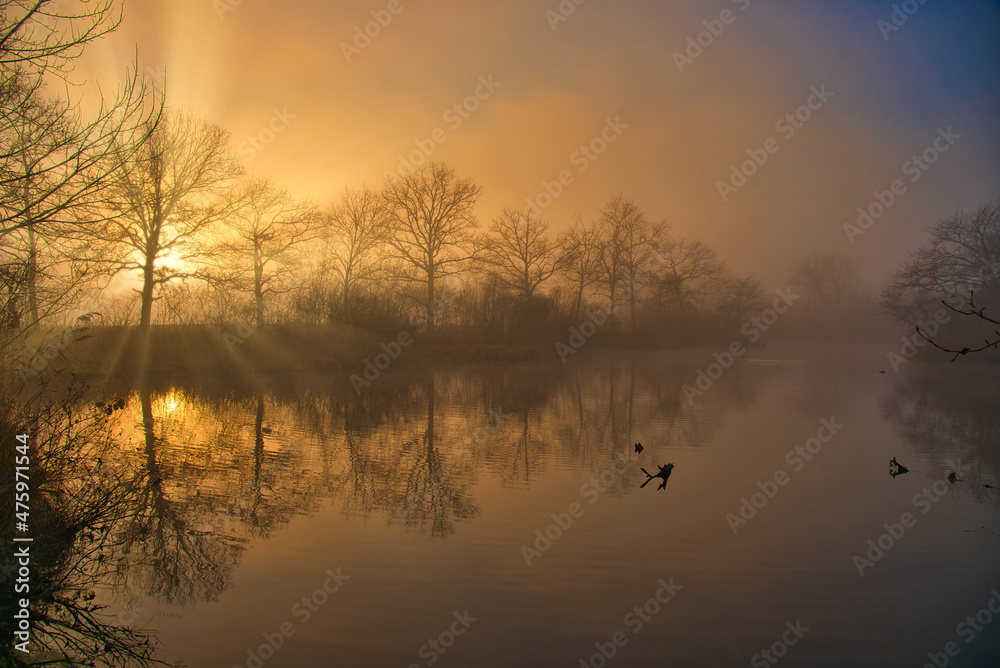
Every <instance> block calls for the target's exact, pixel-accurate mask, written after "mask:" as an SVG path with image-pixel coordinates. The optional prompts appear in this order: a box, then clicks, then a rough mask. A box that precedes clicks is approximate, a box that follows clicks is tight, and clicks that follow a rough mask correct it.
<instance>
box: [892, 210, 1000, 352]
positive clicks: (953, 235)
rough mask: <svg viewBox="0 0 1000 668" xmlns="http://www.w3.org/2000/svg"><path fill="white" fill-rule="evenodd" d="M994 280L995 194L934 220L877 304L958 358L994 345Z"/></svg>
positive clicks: (998, 261) (999, 284)
mask: <svg viewBox="0 0 1000 668" xmlns="http://www.w3.org/2000/svg"><path fill="white" fill-rule="evenodd" d="M998 279H1000V199H995V200H992V201H990V202H987V203H985V204H983V205H982V206H980V207H978V208H977V209H975V210H974V211H971V212H967V211H962V210H959V211H956V212H955V213H954V214H953V215H952V216H950V217H948V218H946V219H944V220H942V221H940V222H939V223H937V224H936V225H935V226H934V227H933V228H932V229H931V230H930V239H929V240H928V241H927V243H925V244H924V245H923V246H922V247H921V248H919V249H918V250H916V251H915V252H914V253H913V254H912V255H911V256H910V258H909V260H908V261H907V262H905V263H904V264H903V266H902V267H900V269H899V270H898V271H897V272H896V274H895V276H894V277H893V279H892V281H891V282H890V283H889V285H888V286H887V287H886V288H885V289H884V290H883V291H882V298H881V308H882V310H883V312H885V313H887V314H889V315H891V316H892V317H893V318H894V319H895V320H896V321H897V322H899V323H901V324H903V325H904V326H906V328H907V329H909V330H910V331H914V329H916V328H922V329H923V332H919V330H918V333H919V334H920V335H921V336H923V337H924V338H925V339H926V338H928V335H929V337H930V339H929V340H931V341H932V342H933V343H934V344H935V345H939V346H940V347H943V348H944V349H945V350H946V351H947V352H952V353H955V354H956V357H957V356H958V355H962V354H967V353H969V352H979V351H980V350H986V349H990V348H996V346H997V341H998V340H1000V332H998V331H997V325H998V324H1000V323H998V315H997V314H998V311H1000V281H998ZM935 322H936V323H937V325H934V324H932V323H935ZM941 325H946V326H944V327H942V326H941ZM939 328H940V329H942V330H943V331H942V332H941V333H940V334H937V333H936V330H938V329H939ZM931 330H935V331H931Z"/></svg>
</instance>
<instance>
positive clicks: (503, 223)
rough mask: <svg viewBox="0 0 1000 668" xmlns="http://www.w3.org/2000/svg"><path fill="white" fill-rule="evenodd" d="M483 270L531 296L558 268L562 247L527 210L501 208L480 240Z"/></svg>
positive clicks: (511, 287)
mask: <svg viewBox="0 0 1000 668" xmlns="http://www.w3.org/2000/svg"><path fill="white" fill-rule="evenodd" d="M482 246H483V254H482V263H483V266H484V268H485V269H486V272H487V273H488V274H489V275H491V276H493V277H494V278H496V280H498V281H499V282H500V283H501V284H502V285H504V286H505V287H507V288H508V289H510V290H512V291H514V292H515V293H516V294H518V295H519V296H521V297H525V298H529V299H530V298H531V297H533V296H534V294H535V291H536V290H538V288H539V287H540V286H541V285H542V284H543V283H545V282H546V281H547V280H549V279H550V278H552V276H553V275H554V274H555V273H556V270H557V269H558V268H559V264H560V262H561V259H562V250H561V248H560V246H559V244H558V243H557V242H556V241H555V240H554V239H553V238H552V237H551V235H549V226H548V224H547V223H545V222H543V221H540V220H533V219H532V218H531V214H530V213H525V212H521V211H516V210H514V209H510V208H504V210H503V211H502V212H501V214H500V215H499V216H497V217H496V218H495V219H494V220H493V225H492V227H491V228H490V234H489V235H487V236H485V237H484V238H483V240H482Z"/></svg>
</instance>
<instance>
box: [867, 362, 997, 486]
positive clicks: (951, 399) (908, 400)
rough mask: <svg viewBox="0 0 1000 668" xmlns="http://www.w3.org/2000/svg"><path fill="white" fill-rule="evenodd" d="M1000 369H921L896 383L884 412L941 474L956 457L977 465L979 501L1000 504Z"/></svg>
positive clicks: (971, 476)
mask: <svg viewBox="0 0 1000 668" xmlns="http://www.w3.org/2000/svg"><path fill="white" fill-rule="evenodd" d="M996 371H997V370H996V368H995V367H994V366H993V365H982V366H974V365H971V364H966V365H959V364H958V363H956V364H949V365H943V364H941V365H926V366H921V367H915V368H913V369H911V370H910V371H909V373H907V374H905V375H904V376H903V377H901V378H899V379H898V381H897V382H896V383H895V384H894V386H893V389H892V391H891V392H890V393H889V394H888V395H887V396H886V397H885V399H884V400H883V401H882V404H881V410H882V414H883V415H884V416H885V417H886V419H888V420H890V421H891V422H892V423H893V424H894V425H895V428H896V429H897V431H898V432H899V433H900V435H901V436H902V437H903V438H904V439H905V440H906V442H907V443H908V444H909V445H910V446H911V447H912V448H913V449H914V451H916V452H917V453H918V456H920V457H921V459H922V460H923V461H925V462H927V463H928V464H929V466H930V468H931V469H932V470H933V471H934V475H935V477H941V476H943V475H944V472H945V471H946V470H948V468H949V466H950V464H949V463H948V462H949V461H950V460H956V459H957V458H960V459H961V460H962V461H963V462H965V463H972V465H973V466H972V470H971V471H970V472H969V473H968V474H967V476H965V478H966V479H965V482H967V483H969V484H968V486H967V487H968V489H969V490H970V491H971V493H972V494H973V495H974V497H975V498H976V499H978V500H983V501H992V502H993V503H995V504H997V505H1000V498H998V496H997V494H996V493H995V492H992V493H991V492H990V491H989V490H991V489H993V488H994V487H996V486H997V485H998V482H997V481H998V480H1000V448H998V447H997V443H998V442H1000V412H998V411H997V406H998V405H1000V376H998V374H997V373H996ZM956 482H958V481H956Z"/></svg>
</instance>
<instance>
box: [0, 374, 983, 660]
mask: <svg viewBox="0 0 1000 668" xmlns="http://www.w3.org/2000/svg"><path fill="white" fill-rule="evenodd" d="M941 371H942V370H940V369H937V368H933V367H929V368H927V369H925V370H924V371H922V372H920V373H915V374H913V376H912V377H906V378H902V377H900V378H898V379H896V384H895V385H894V386H892V387H891V388H889V389H888V390H887V391H885V392H884V394H883V397H882V399H881V404H880V407H881V411H882V414H883V415H884V416H885V417H886V418H887V419H888V420H889V421H890V422H891V423H892V424H894V425H895V427H896V429H897V430H899V432H900V434H901V436H902V437H903V439H904V442H905V444H906V445H908V446H910V448H911V449H910V450H908V451H907V452H901V454H900V457H904V456H905V459H904V461H906V462H907V464H910V465H912V466H914V468H915V470H920V469H921V468H922V466H921V465H920V464H922V463H924V464H925V463H926V462H931V463H932V466H931V468H938V467H939V468H940V469H941V475H943V471H944V470H945V467H946V466H947V464H946V463H945V462H946V460H947V459H949V458H950V457H952V456H954V454H955V451H956V449H957V450H958V452H959V453H960V455H961V456H962V457H963V460H966V461H971V462H974V463H975V467H974V472H973V473H972V474H970V475H969V476H968V479H967V480H958V481H956V482H955V484H956V487H957V486H963V485H967V486H968V488H969V489H973V488H974V492H973V495H974V496H975V498H978V499H981V500H990V501H991V502H996V501H997V499H996V498H995V497H996V490H995V489H989V488H988V487H986V486H985V485H988V484H993V485H994V486H995V485H996V482H997V472H998V470H1000V458H998V453H997V450H996V449H995V447H993V445H992V444H993V443H995V442H996V440H997V438H996V437H997V435H998V434H1000V419H998V417H997V416H996V415H995V414H994V413H993V409H994V407H995V406H996V400H997V399H998V398H1000V391H998V388H997V381H996V379H995V378H993V377H992V376H991V375H990V374H989V373H986V374H983V375H981V376H980V375H976V374H978V372H971V371H970V372H968V373H971V374H973V375H974V376H975V377H974V378H973V377H970V376H968V375H966V376H962V375H960V374H955V375H954V376H949V375H948V374H947V373H946V374H944V375H943V376H942V374H941ZM945 371H949V372H950V371H952V369H946V370H945ZM695 373H696V370H695V369H694V368H693V367H692V366H687V365H678V364H674V363H671V362H669V361H665V360H659V361H658V360H655V359H651V358H648V357H643V356H628V355H625V356H612V355H608V356H594V357H593V358H591V359H589V360H588V361H587V363H586V364H576V365H566V366H563V365H558V364H557V365H549V366H546V365H544V364H535V365H531V366H519V365H510V366H485V367H479V366H471V365H469V366H463V367H456V368H454V369H446V370H441V369H435V370H433V371H431V370H428V371H427V372H420V371H413V372H408V373H400V374H398V375H395V376H393V375H392V374H386V375H385V376H383V377H381V378H380V379H379V381H378V383H374V384H373V385H372V386H371V387H370V388H368V389H366V390H365V391H364V392H362V393H361V394H360V395H357V394H355V393H354V391H353V389H352V388H351V387H350V385H347V384H345V382H344V381H343V379H340V378H321V377H295V378H291V377H289V378H282V377H275V378H272V379H266V380H265V379H257V380H254V381H253V382H247V383H246V384H237V383H233V382H231V381H229V380H226V381H220V382H215V381H202V382H191V381H186V380H183V379H181V380H176V379H175V380H165V379H161V380H158V381H150V382H148V383H146V384H143V385H138V386H128V385H122V386H117V387H109V388H108V389H107V391H106V392H105V394H106V396H101V397H90V398H89V399H88V401H89V402H90V403H88V404H86V405H87V406H89V407H91V409H92V411H93V413H94V414H95V415H100V416H101V417H100V419H101V420H103V422H102V423H101V424H102V425H103V428H104V432H105V433H107V434H108V435H109V436H108V438H106V439H105V441H106V452H104V453H103V454H102V455H101V457H102V460H103V461H105V462H111V463H113V467H114V468H113V469H108V471H109V472H114V474H113V475H111V474H110V473H109V475H107V476H106V478H105V479H104V482H103V483H102V485H104V487H101V486H95V488H94V489H95V490H96V489H117V487H116V485H125V481H131V482H130V483H129V484H131V487H128V486H127V485H125V487H123V490H126V491H127V494H125V491H122V492H121V493H122V494H124V495H125V496H123V499H125V498H127V502H126V501H123V503H126V505H127V507H128V511H127V512H126V511H122V510H121V509H119V511H117V512H118V514H117V515H116V516H115V517H114V518H113V519H114V521H103V520H102V521H101V522H100V523H98V524H97V525H96V526H100V527H101V528H102V529H106V532H105V534H104V536H105V538H104V539H103V540H104V541H105V542H104V545H105V547H103V548H102V551H99V552H93V551H90V550H88V549H85V547H84V546H85V545H86V544H87V543H86V540H85V538H86V536H87V535H89V534H88V533H87V532H85V531H82V530H81V529H80V528H79V527H78V528H77V530H76V532H75V533H73V532H70V533H69V534H67V535H68V538H67V541H66V543H67V544H68V545H72V546H73V547H72V550H74V551H75V552H74V553H79V554H80V555H82V556H81V558H84V557H85V560H86V562H87V564H88V568H91V569H92V570H91V571H90V572H91V573H94V574H95V575H94V578H95V579H94V580H93V582H94V583H95V584H97V585H98V586H105V587H108V588H110V589H113V590H115V591H119V592H124V593H123V594H122V596H127V595H128V592H129V591H131V590H135V591H137V592H139V593H141V594H142V595H145V596H149V597H151V598H152V599H154V600H155V601H156V602H157V603H159V604H161V605H166V606H174V607H175V608H184V607H190V606H192V605H194V604H196V603H200V602H213V601H219V600H220V599H221V598H222V595H223V594H224V593H225V592H227V591H228V590H230V589H231V588H232V587H233V580H234V577H233V574H234V572H235V570H236V569H237V568H238V566H239V563H240V561H241V559H243V556H244V553H245V552H246V550H247V549H248V548H249V547H250V546H251V544H253V543H254V542H255V541H264V540H268V539H270V538H272V537H274V536H275V535H276V534H277V533H278V532H280V531H282V530H283V529H284V528H285V527H286V526H287V525H288V524H289V523H290V522H292V520H293V519H295V518H296V517H300V516H308V515H311V514H314V513H318V512H321V511H322V509H324V508H328V507H333V508H336V509H338V510H339V511H340V512H341V513H342V514H343V515H344V516H345V517H347V518H350V519H359V520H363V521H364V522H365V523H366V525H368V523H369V522H371V523H372V524H375V523H378V524H384V525H388V527H399V528H402V529H403V530H405V531H406V532H409V533H410V534H412V535H414V536H419V537H423V538H426V539H428V540H429V541H440V540H442V539H447V538H449V537H453V536H456V534H461V533H462V532H463V528H464V527H468V526H469V525H470V524H471V523H473V522H477V520H480V519H481V518H482V517H483V515H484V510H483V509H484V508H485V507H486V506H487V504H488V503H489V502H490V499H488V498H485V497H483V495H484V491H483V490H484V488H487V487H493V488H498V489H502V490H505V491H506V492H509V493H515V494H520V493H522V492H524V493H527V492H532V491H537V490H538V488H543V489H544V488H545V487H546V486H547V485H548V484H549V483H550V481H551V480H553V479H556V478H558V477H559V476H560V474H561V473H563V472H564V471H563V469H568V468H572V469H573V470H574V471H577V470H583V471H587V470H589V471H591V472H596V471H601V470H606V469H608V468H609V466H612V465H613V464H614V463H616V462H619V461H622V460H624V461H629V462H631V464H630V465H629V466H628V467H627V469H626V470H625V471H624V472H623V473H622V475H620V476H617V477H616V478H615V481H614V484H613V485H611V486H610V487H609V489H608V490H607V494H609V495H612V496H619V497H626V496H627V495H629V494H633V493H635V492H636V490H638V489H641V488H644V487H646V486H647V485H649V483H650V482H652V481H653V480H656V481H657V482H658V486H657V488H656V489H658V490H665V489H666V486H667V483H668V479H670V476H671V473H672V471H673V469H674V465H673V463H670V464H666V465H660V464H659V463H658V462H661V461H665V460H666V459H667V457H666V456H664V457H663V458H662V459H659V457H660V456H662V455H665V454H667V453H670V458H671V459H673V460H674V461H677V462H679V463H680V464H681V465H682V466H683V468H682V471H683V472H684V473H685V475H684V476H682V477H681V478H676V477H675V479H674V482H672V483H671V489H672V490H676V489H677V487H676V486H677V485H681V486H683V485H685V483H687V484H688V485H689V487H688V488H685V489H686V493H690V492H691V488H690V484H691V480H692V479H695V478H698V479H700V481H701V482H700V483H699V484H701V485H703V486H705V487H706V488H711V487H712V486H713V485H715V484H716V483H715V482H714V481H713V480H712V479H711V478H710V477H709V478H706V477H705V473H704V472H705V471H706V470H712V469H711V467H708V468H707V469H706V468H701V469H700V470H699V464H698V462H697V457H698V456H701V455H702V454H703V452H702V451H703V450H705V449H706V448H705V445H706V444H707V443H710V442H711V441H712V440H713V438H714V436H715V434H716V433H717V432H718V431H719V430H720V429H723V428H724V426H725V423H726V421H727V420H728V419H729V418H730V417H731V416H733V415H734V414H737V413H738V414H742V415H745V414H747V413H748V411H749V409H750V408H751V407H754V406H755V405H757V402H758V401H761V400H762V399H761V397H762V395H763V394H765V392H767V391H770V395H769V396H770V399H769V401H771V402H772V404H771V405H773V402H774V396H775V395H777V396H779V397H782V398H784V399H786V400H787V401H786V403H787V404H788V405H789V406H791V408H792V409H793V410H794V411H798V412H801V413H803V414H807V415H809V416H812V415H814V414H816V413H819V414H824V415H825V414H827V413H829V412H831V410H837V411H839V410H840V409H841V408H843V409H844V410H847V407H848V405H849V403H850V401H851V399H852V397H856V396H857V391H856V387H857V386H858V385H857V382H858V381H857V379H856V378H852V374H851V373H848V372H843V371H841V370H836V372H835V373H832V375H830V376H829V377H828V378H827V380H828V381H830V382H826V383H824V382H823V381H822V380H816V379H815V378H814V376H815V375H816V374H815V371H814V370H813V369H806V368H795V367H793V366H790V365H779V364H775V365H762V366H760V367H756V368H755V369H754V370H753V372H752V373H751V372H748V371H746V370H743V369H742V368H740V369H738V370H736V371H734V372H733V374H732V375H731V376H726V377H724V378H722V379H721V380H720V381H718V383H717V384H716V386H715V387H713V388H712V389H711V391H710V392H706V393H705V394H704V395H703V396H702V397H699V398H698V399H697V400H696V401H693V402H691V401H688V398H687V397H686V396H685V392H684V386H685V385H686V384H691V383H693V382H694V377H695ZM875 377H876V378H879V376H877V375H875ZM883 378H884V377H883ZM831 387H833V388H834V389H833V390H831V389H830V388H831ZM118 397H125V399H124V401H120V400H118ZM95 401H96V402H101V403H102V406H99V407H94V406H93V403H94V402H95ZM83 404H84V402H82V401H81V402H80V406H81V407H82V406H83ZM108 406H112V407H113V409H112V411H111V414H110V415H109V414H107V407H108ZM831 406H832V408H831ZM768 410H773V408H771V409H768ZM810 419H812V417H810ZM639 440H642V441H643V443H644V444H645V445H644V446H640V445H639V443H638V441H639ZM754 443H755V444H756V445H760V444H759V443H757V442H754ZM843 447H846V446H843ZM778 450H779V453H780V452H781V451H782V450H781V449H780V448H779V449H778ZM678 456H681V457H684V456H687V457H688V459H686V460H685V461H680V460H679V459H678V458H677V457H678ZM829 456H830V457H832V456H833V455H832V454H831V455H829ZM640 457H642V458H648V459H639V458H640ZM755 457H757V455H756V454H755V451H754V452H749V451H748V453H747V454H746V459H745V460H740V461H743V462H753V461H754V458H755ZM765 458H766V457H765ZM917 459H919V460H921V461H920V462H918V461H911V460H917ZM779 461H780V459H779ZM881 461H882V462H884V461H885V460H884V459H882V460H881ZM640 463H642V465H643V466H642V467H640V466H639V464H640ZM893 463H894V464H896V465H897V466H896V470H897V471H900V472H902V471H903V470H904V469H905V467H903V466H902V465H901V464H899V462H898V461H896V460H895V459H894V460H893ZM823 465H824V466H826V465H827V464H823ZM817 466H819V465H817ZM643 467H645V468H643ZM647 468H648V469H649V470H648V471H647V470H646V469H647ZM923 468H927V467H926V466H923ZM815 470H816V471H817V472H818V471H819V468H817V469H815ZM72 471H73V470H72V469H67V473H66V475H67V476H75V475H78V473H74V472H72ZM811 471H812V469H811ZM126 472H131V476H129V475H126ZM716 472H717V473H718V474H719V475H720V477H721V478H722V479H725V480H727V481H731V482H734V483H735V484H737V485H738V486H739V488H740V489H743V488H744V487H745V486H746V485H747V484H748V483H746V481H745V480H743V478H742V475H743V474H742V473H741V472H739V471H735V470H730V469H729V468H719V469H716V470H713V474H714V473H716ZM879 475H882V476H884V473H880V474H879ZM699 476H701V477H700V478H699ZM962 477H963V478H966V476H962ZM903 482H905V479H904V480H900V481H899V483H903ZM113 483H114V484H113ZM577 484H578V483H577ZM109 493H110V492H109ZM793 493H794V492H789V494H793ZM991 494H992V495H993V496H990V495H991ZM717 495H718V491H716V496H717ZM570 498H571V499H572V498H575V497H570ZM685 498H686V499H687V498H688V497H687V496H686V497H685ZM690 501H691V504H692V508H694V509H697V508H698V507H699V504H701V505H705V504H706V503H709V502H707V501H705V500H701V501H699V500H698V499H690ZM728 501H729V499H728V498H727V499H726V502H728ZM566 503H568V502H566V501H565V500H564V499H562V498H560V499H559V500H558V502H557V504H556V507H559V506H560V504H561V508H559V509H562V508H565V505H566ZM663 505H668V506H669V505H671V504H663ZM779 508H780V506H779V505H777V504H776V505H775V508H774V509H773V510H772V509H771V508H770V507H769V508H768V512H769V513H777V512H779ZM609 511H610V507H609V505H608V504H607V503H605V504H604V505H602V506H601V507H600V509H599V511H597V510H595V511H593V515H592V517H593V519H588V521H589V522H593V523H596V522H598V521H599V519H598V518H599V515H598V514H597V513H598V512H602V513H603V512H609ZM664 512H671V511H664ZM719 516H720V517H721V515H719ZM672 521H673V522H674V523H675V524H676V523H677V522H680V521H681V520H678V519H677V518H672ZM766 521H767V520H760V522H761V524H760V525H755V526H760V527H763V526H764V524H763V523H764V522H766ZM90 524H94V522H93V521H91V522H90ZM88 526H89V525H88ZM724 528H725V527H724V526H723V529H724ZM494 529H495V527H494ZM531 529H532V527H523V533H525V534H526V535H530V531H531ZM397 531H398V529H397ZM574 531H576V530H575V529H574ZM580 531H581V532H584V531H586V529H581V530H580ZM723 533H725V532H723ZM581 535H582V534H581ZM724 537H725V538H727V539H728V538H729V536H728V535H725V536H724ZM87 540H89V539H87ZM706 540H707V541H708V542H707V543H706V542H705V541H706ZM714 540H715V539H714V538H711V537H709V538H706V537H705V536H702V535H700V534H699V535H697V536H694V537H693V540H692V543H694V544H699V543H701V544H713V543H712V541H714ZM745 540H749V539H745ZM451 542H455V541H449V543H451ZM862 542H863V541H862ZM560 549H561V550H564V551H568V550H569V547H568V544H567V545H566V546H560ZM547 558H548V557H547ZM557 558H558V557H552V558H551V559H557ZM675 559H681V560H682V561H683V556H682V555H675ZM56 560H57V561H60V560H65V559H64V557H62V556H59V557H58V558H57V559H56ZM101 569H104V571H106V572H104V571H101ZM99 571H101V572H103V573H104V574H103V575H102V576H101V577H97V576H96V574H97V573H98V572H99ZM5 596H6V594H5ZM5 605H6V600H5ZM456 605H457V604H456ZM78 632H79V633H82V634H87V633H90V632H89V631H87V630H86V628H83V629H82V630H80V631H78ZM103 632H106V633H111V634H112V635H114V634H116V633H117V634H124V636H123V638H124V640H122V643H126V644H127V643H128V642H133V643H135V642H138V641H139V640H141V639H142V637H141V636H136V637H133V636H130V635H129V634H130V633H133V632H132V631H129V629H128V628H127V625H125V626H123V625H121V624H118V625H115V624H113V623H112V624H111V626H110V628H109V629H105V630H104V631H103ZM147 639H148V638H147ZM123 646H124V645H122V644H121V643H119V644H118V645H115V644H112V647H111V649H112V650H113V651H112V652H111V653H112V654H114V652H117V651H121V650H120V649H119V648H120V647H123ZM80 647H81V649H79V650H77V651H80V652H82V651H84V650H83V649H82V647H83V645H81V646H80ZM138 651H139V650H135V652H138ZM144 660H147V661H151V660H152V659H151V658H150V657H146V659H144ZM112 665H114V664H112ZM123 665H124V664H123Z"/></svg>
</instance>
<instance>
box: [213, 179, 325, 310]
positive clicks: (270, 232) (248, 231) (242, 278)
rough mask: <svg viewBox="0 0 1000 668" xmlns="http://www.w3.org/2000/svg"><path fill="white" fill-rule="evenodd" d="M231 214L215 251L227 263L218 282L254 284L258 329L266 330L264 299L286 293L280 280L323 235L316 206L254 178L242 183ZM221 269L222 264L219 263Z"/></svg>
mask: <svg viewBox="0 0 1000 668" xmlns="http://www.w3.org/2000/svg"><path fill="white" fill-rule="evenodd" d="M233 201H234V202H235V203H236V204H235V207H234V209H233V210H232V212H231V213H230V214H229V215H228V216H226V217H225V218H224V219H223V221H222V222H223V224H224V232H223V233H222V236H221V238H220V240H219V241H218V242H217V243H216V246H215V248H214V249H213V250H214V251H216V252H217V253H218V255H216V252H213V257H218V258H219V259H220V260H221V263H222V273H221V275H219V274H216V275H215V278H216V280H219V279H221V280H222V281H223V282H225V283H227V284H230V285H235V286H242V285H247V284H249V285H250V289H251V290H252V292H253V299H254V307H255V317H256V323H257V326H258V327H263V326H264V300H265V298H266V297H267V296H268V295H269V294H271V293H276V292H281V291H284V290H285V289H286V288H282V287H281V286H280V285H279V282H280V277H281V276H283V275H287V272H288V269H289V268H290V267H291V266H294V263H295V261H296V259H297V257H298V255H299V253H298V252H297V251H299V250H300V249H301V247H302V246H303V245H304V244H305V243H306V242H308V241H311V240H312V239H315V238H316V236H317V235H318V234H319V233H320V221H319V216H318V215H317V213H316V211H315V208H314V207H313V206H312V205H310V204H309V203H308V202H305V201H302V200H296V199H295V198H293V197H292V196H291V195H290V194H289V193H288V191H286V190H284V189H282V188H279V187H277V186H275V185H274V184H273V183H272V182H271V181H268V180H267V179H262V178H253V177H249V178H246V179H244V180H243V182H242V183H241V184H240V186H239V189H238V192H237V193H236V195H235V197H234V200H233ZM216 266H218V261H217V262H216Z"/></svg>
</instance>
